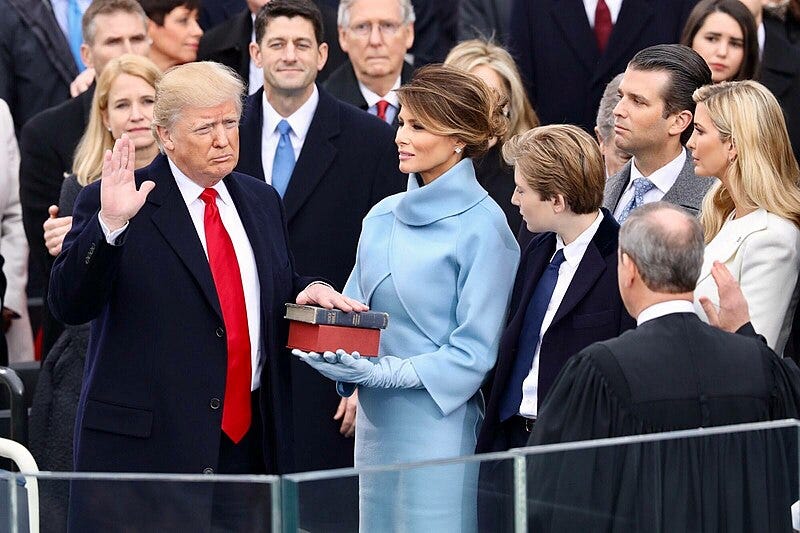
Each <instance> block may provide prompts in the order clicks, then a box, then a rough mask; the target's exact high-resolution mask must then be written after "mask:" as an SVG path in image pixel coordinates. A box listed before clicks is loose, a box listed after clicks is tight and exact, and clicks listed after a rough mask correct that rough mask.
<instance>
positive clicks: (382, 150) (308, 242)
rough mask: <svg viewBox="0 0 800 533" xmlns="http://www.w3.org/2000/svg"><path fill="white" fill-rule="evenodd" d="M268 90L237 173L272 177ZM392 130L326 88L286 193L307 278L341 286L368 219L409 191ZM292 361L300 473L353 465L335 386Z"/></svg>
mask: <svg viewBox="0 0 800 533" xmlns="http://www.w3.org/2000/svg"><path fill="white" fill-rule="evenodd" d="M262 95H263V90H259V91H258V92H257V93H255V94H253V95H252V96H250V97H249V98H248V99H247V101H246V102H245V110H244V118H243V119H242V124H241V127H240V152H241V153H240V157H239V165H238V166H237V170H239V171H240V172H245V173H247V174H252V175H253V176H256V177H257V178H260V179H264V170H263V168H262V166H261V130H262V127H263V98H262ZM405 184H406V178H405V176H404V175H403V174H402V173H400V171H399V170H398V162H397V148H396V147H395V144H394V136H393V134H392V129H391V128H390V127H389V126H388V125H386V124H384V123H383V122H381V121H380V120H378V119H377V118H375V117H373V116H370V115H368V114H367V113H364V112H363V111H359V110H358V109H355V108H353V107H351V106H349V105H347V104H343V103H341V102H339V101H338V100H336V99H335V98H334V97H333V96H331V95H330V94H328V93H327V92H326V91H325V90H324V89H320V90H319V104H318V105H317V110H316V112H315V113H314V118H313V120H312V122H311V127H310V128H309V130H308V134H307V136H306V139H305V143H304V144H303V149H302V151H301V152H300V157H299V158H298V160H297V164H296V165H295V167H294V172H293V173H292V178H291V181H290V182H289V186H288V188H287V190H286V194H285V195H284V198H283V202H284V205H285V208H286V223H287V226H288V228H289V243H290V246H291V249H292V253H293V255H294V258H295V261H296V267H297V271H298V272H300V273H306V272H313V273H315V274H319V275H321V276H323V277H325V278H327V279H329V280H331V281H332V282H333V283H334V285H336V286H337V287H338V288H342V287H343V286H344V283H345V281H346V280H347V277H348V276H349V275H350V271H351V270H352V268H353V265H354V264H355V254H356V247H357V244H358V236H359V235H360V233H361V220H362V219H363V218H364V216H365V215H366V214H367V212H368V211H369V209H370V208H371V207H372V206H373V205H375V204H376V203H377V202H378V201H379V200H381V199H382V198H384V197H386V196H388V195H390V194H393V193H396V192H400V191H401V190H404V188H405ZM287 358H291V359H293V364H292V392H293V398H294V404H293V409H294V412H295V416H296V419H297V420H303V421H304V423H302V424H298V425H297V427H296V428H295V435H296V437H295V443H294V445H295V450H296V451H297V460H298V461H297V468H298V470H315V469H322V468H335V467H344V466H350V465H352V464H353V445H352V440H346V439H344V438H343V437H342V436H341V435H340V434H339V423H338V422H336V421H334V420H331V416H332V414H333V413H332V411H333V409H335V407H336V405H337V403H338V401H339V399H338V395H337V394H336V391H335V388H334V386H333V383H332V382H331V381H330V380H329V379H327V378H324V377H322V376H321V375H320V374H319V373H317V372H316V371H315V370H313V369H312V368H310V367H308V365H306V364H305V363H303V362H302V361H294V359H296V358H292V357H290V356H289V355H287Z"/></svg>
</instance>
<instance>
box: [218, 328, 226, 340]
mask: <svg viewBox="0 0 800 533" xmlns="http://www.w3.org/2000/svg"><path fill="white" fill-rule="evenodd" d="M224 335H225V330H224V329H222V328H221V327H219V328H217V337H219V338H222V337H223V336H224Z"/></svg>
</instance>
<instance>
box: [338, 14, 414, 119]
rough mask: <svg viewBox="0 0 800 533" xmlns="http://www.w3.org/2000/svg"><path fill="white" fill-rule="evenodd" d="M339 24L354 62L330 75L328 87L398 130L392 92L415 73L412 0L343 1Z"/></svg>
mask: <svg viewBox="0 0 800 533" xmlns="http://www.w3.org/2000/svg"><path fill="white" fill-rule="evenodd" d="M338 24H339V45H340V46H341V47H342V50H344V51H345V52H346V53H347V55H348V57H349V59H350V60H349V61H347V62H345V63H344V64H343V65H342V66H340V67H339V68H338V69H336V70H335V71H333V72H332V73H331V75H330V77H329V78H328V80H327V81H326V82H325V88H326V89H327V90H328V91H329V92H330V93H331V94H333V95H334V96H335V97H337V98H338V99H339V100H342V101H343V102H347V103H348V104H351V105H354V106H356V107H358V108H360V109H364V110H366V111H368V112H369V113H371V114H373V115H375V116H377V117H378V118H380V119H381V120H383V121H384V122H386V123H387V124H391V125H392V126H394V127H395V128H396V127H397V113H398V111H399V110H400V104H399V102H398V101H397V95H396V94H395V93H394V90H395V89H397V88H398V87H400V85H402V84H403V83H406V82H407V81H408V80H410V79H411V75H412V74H413V70H414V69H413V67H412V66H411V65H410V64H409V63H408V62H406V61H405V56H406V53H407V52H408V49H409V48H411V45H412V44H414V7H413V6H412V5H411V0H342V1H341V2H340V3H339V16H338Z"/></svg>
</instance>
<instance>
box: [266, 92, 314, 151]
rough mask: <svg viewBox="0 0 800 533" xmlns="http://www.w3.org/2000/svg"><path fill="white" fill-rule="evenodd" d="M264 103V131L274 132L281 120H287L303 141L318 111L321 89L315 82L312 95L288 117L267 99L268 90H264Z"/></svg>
mask: <svg viewBox="0 0 800 533" xmlns="http://www.w3.org/2000/svg"><path fill="white" fill-rule="evenodd" d="M262 98H263V104H264V131H268V132H274V131H275V129H276V128H277V127H278V123H279V122H280V121H281V120H286V122H288V123H289V126H291V127H292V132H293V133H294V134H295V135H296V136H297V138H298V139H300V142H301V143H302V142H303V141H305V139H306V134H307V133H308V129H309V128H310V127H311V121H312V120H314V113H315V112H316V111H317V104H318V103H319V90H318V89H317V85H316V84H314V90H313V91H312V93H311V96H309V97H308V100H306V101H305V102H304V103H303V105H301V106H300V107H299V108H298V109H297V111H295V112H294V113H292V114H291V115H289V116H288V117H282V116H281V115H280V114H279V113H278V112H277V111H275V108H274V107H272V106H271V105H270V103H269V101H267V92H266V90H265V91H264V94H263V96H262Z"/></svg>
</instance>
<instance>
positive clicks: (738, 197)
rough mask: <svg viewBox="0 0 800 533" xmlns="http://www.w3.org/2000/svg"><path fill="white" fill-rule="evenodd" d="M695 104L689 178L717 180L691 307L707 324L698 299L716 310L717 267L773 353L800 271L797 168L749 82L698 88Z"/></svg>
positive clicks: (767, 100)
mask: <svg viewBox="0 0 800 533" xmlns="http://www.w3.org/2000/svg"><path fill="white" fill-rule="evenodd" d="M694 100H695V102H697V110H696V112H695V118H694V120H695V131H694V133H693V134H692V137H691V139H689V142H688V143H687V146H688V147H689V149H691V150H692V157H693V158H694V164H695V173H696V174H697V175H700V176H713V177H717V178H719V182H718V183H716V184H715V185H714V187H712V188H711V190H709V192H708V194H707V195H706V197H705V199H704V200H703V207H702V213H701V222H702V224H703V229H704V231H705V240H706V250H705V259H704V261H703V267H702V269H701V271H700V278H699V280H698V283H697V288H696V289H695V293H694V295H695V309H696V310H697V312H698V314H699V315H700V316H701V318H703V319H706V315H705V313H704V312H703V310H702V307H701V306H700V298H707V299H709V300H710V301H711V303H713V304H714V305H719V296H718V294H717V288H716V284H715V283H714V280H713V278H712V277H711V267H712V266H713V263H714V261H719V262H721V263H724V264H725V266H726V267H728V270H730V271H731V273H732V274H733V276H734V277H735V278H736V280H737V281H738V282H739V283H740V285H741V287H742V292H743V293H744V296H745V298H746V299H747V302H748V304H749V306H750V316H751V318H752V323H753V326H754V327H755V329H756V331H757V332H759V333H760V334H761V335H763V336H764V337H765V338H766V339H767V343H768V344H769V346H770V347H771V348H772V349H773V350H775V351H776V352H777V353H779V354H780V353H782V352H783V348H784V346H785V344H786V340H787V338H788V336H789V329H790V324H791V318H792V316H793V314H794V308H795V306H796V304H797V292H796V291H795V285H796V284H797V275H798V272H799V271H800V188H798V185H797V182H798V178H800V170H798V165H797V161H796V160H795V158H794V155H793V154H792V150H791V145H790V142H789V136H788V134H787V132H786V123H785V121H784V118H783V113H782V112H781V108H780V105H779V104H778V102H777V100H775V97H774V96H773V95H772V93H770V92H769V90H767V89H766V88H765V87H764V86H763V85H761V84H759V83H757V82H754V81H737V82H724V83H719V84H716V85H708V86H705V87H701V88H700V89H698V90H697V91H695V93H694ZM706 320H707V319H706Z"/></svg>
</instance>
